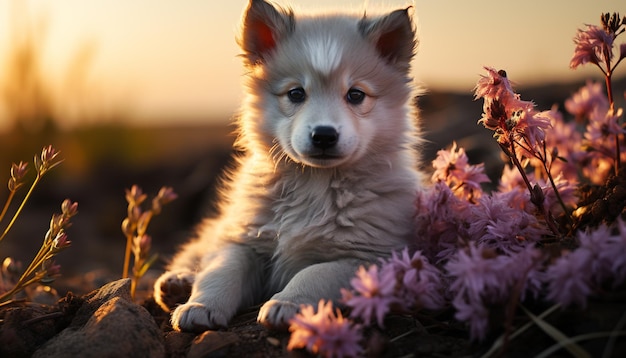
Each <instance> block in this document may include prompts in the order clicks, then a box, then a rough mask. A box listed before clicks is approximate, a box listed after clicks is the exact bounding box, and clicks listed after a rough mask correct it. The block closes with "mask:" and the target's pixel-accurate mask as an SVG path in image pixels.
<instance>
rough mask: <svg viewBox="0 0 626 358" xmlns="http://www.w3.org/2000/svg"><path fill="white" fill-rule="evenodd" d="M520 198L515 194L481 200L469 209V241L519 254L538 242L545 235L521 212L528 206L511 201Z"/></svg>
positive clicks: (494, 195) (484, 197)
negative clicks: (470, 215) (525, 247)
mask: <svg viewBox="0 0 626 358" xmlns="http://www.w3.org/2000/svg"><path fill="white" fill-rule="evenodd" d="M521 197H522V196H521V193H518V192H515V191H512V192H508V193H501V192H494V193H492V194H491V195H489V196H483V197H481V198H480V199H479V201H478V204H477V205H475V206H473V207H472V208H471V212H472V217H471V219H470V220H469V221H468V222H469V229H468V233H469V235H470V237H471V238H472V239H473V240H475V241H476V242H477V243H478V244H479V245H480V246H485V247H489V248H492V249H494V250H497V251H498V252H503V253H513V252H518V251H520V250H521V249H522V248H523V247H524V246H526V245H527V244H528V243H534V242H537V241H538V240H539V239H540V238H541V235H543V234H545V233H546V231H545V229H544V228H543V227H542V226H541V225H539V222H538V221H537V218H536V217H535V216H534V215H532V214H530V213H528V212H527V211H525V210H520V209H523V208H524V207H525V206H526V205H527V204H525V203H520V202H516V201H514V200H520V198H521ZM524 197H528V196H527V195H524Z"/></svg>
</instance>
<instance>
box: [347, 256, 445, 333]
mask: <svg viewBox="0 0 626 358" xmlns="http://www.w3.org/2000/svg"><path fill="white" fill-rule="evenodd" d="M351 284H352V288H353V290H351V291H349V290H345V289H344V290H342V295H343V301H344V303H345V304H346V306H348V307H350V308H351V309H352V311H351V314H350V317H352V318H355V319H359V320H362V321H363V322H365V323H366V324H370V323H372V322H373V321H374V318H375V319H376V323H377V324H378V326H379V327H384V318H385V315H387V314H388V313H389V312H392V311H393V312H396V313H399V312H403V313H413V312H416V311H418V310H420V309H422V308H426V309H431V310H435V309H438V308H441V307H442V306H443V296H442V294H441V292H442V291H441V289H442V284H441V273H440V271H439V270H438V269H437V268H436V267H435V266H433V265H431V264H430V263H429V262H428V259H427V258H426V257H425V256H424V255H422V253H421V252H420V251H417V252H415V253H413V255H410V254H409V251H408V249H404V250H403V251H402V252H401V253H399V254H397V253H395V252H394V253H393V254H392V256H391V258H389V259H387V260H381V265H380V270H379V267H378V266H376V265H372V266H370V267H369V269H366V268H365V267H363V266H361V268H359V271H358V272H357V274H356V277H355V278H353V279H352V281H351Z"/></svg>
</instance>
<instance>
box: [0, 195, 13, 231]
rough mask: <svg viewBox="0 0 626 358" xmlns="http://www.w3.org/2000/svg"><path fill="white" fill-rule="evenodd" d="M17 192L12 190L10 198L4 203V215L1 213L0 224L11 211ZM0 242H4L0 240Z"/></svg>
mask: <svg viewBox="0 0 626 358" xmlns="http://www.w3.org/2000/svg"><path fill="white" fill-rule="evenodd" d="M15 192H16V191H15V190H11V192H10V193H9V197H8V198H7V201H6V203H4V207H3V208H2V213H0V222H2V220H3V219H4V215H6V213H7V211H8V210H9V206H10V205H11V202H12V201H13V197H14V196H15ZM0 241H2V240H1V239H0Z"/></svg>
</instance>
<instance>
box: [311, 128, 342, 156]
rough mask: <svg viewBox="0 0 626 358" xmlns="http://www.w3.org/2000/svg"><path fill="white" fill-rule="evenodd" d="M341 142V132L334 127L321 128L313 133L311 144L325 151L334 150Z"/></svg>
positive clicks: (315, 129)
mask: <svg viewBox="0 0 626 358" xmlns="http://www.w3.org/2000/svg"><path fill="white" fill-rule="evenodd" d="M338 142H339V132H337V130H336V129H335V128H334V127H329V126H319V127H315V128H313V131H311V143H312V144H313V146H314V147H315V148H317V149H321V150H323V151H325V150H328V149H331V148H333V147H334V146H336V145H337V143H338Z"/></svg>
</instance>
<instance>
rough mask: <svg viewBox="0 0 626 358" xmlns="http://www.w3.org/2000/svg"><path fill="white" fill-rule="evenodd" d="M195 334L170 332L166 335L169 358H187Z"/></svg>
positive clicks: (166, 348)
mask: <svg viewBox="0 0 626 358" xmlns="http://www.w3.org/2000/svg"><path fill="white" fill-rule="evenodd" d="M194 338H196V334H195V333H187V332H180V331H169V332H167V333H166V334H165V350H166V353H167V356H168V357H169V358H185V357H187V351H189V346H190V345H191V342H192V341H193V340H194Z"/></svg>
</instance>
